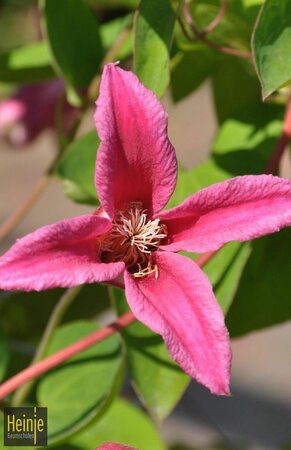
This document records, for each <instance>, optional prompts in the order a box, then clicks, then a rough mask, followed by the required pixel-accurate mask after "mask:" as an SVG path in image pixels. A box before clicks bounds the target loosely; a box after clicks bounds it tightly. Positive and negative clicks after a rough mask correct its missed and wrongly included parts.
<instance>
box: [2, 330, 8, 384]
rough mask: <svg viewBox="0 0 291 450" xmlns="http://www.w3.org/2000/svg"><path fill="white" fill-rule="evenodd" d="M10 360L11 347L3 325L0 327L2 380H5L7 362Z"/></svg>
mask: <svg viewBox="0 0 291 450" xmlns="http://www.w3.org/2000/svg"><path fill="white" fill-rule="evenodd" d="M8 360H9V347H8V343H7V339H6V335H5V333H4V331H3V329H2V326H1V327H0V381H2V380H3V378H4V376H5V374H6V369H7V364H8Z"/></svg>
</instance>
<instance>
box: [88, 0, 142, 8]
mask: <svg viewBox="0 0 291 450" xmlns="http://www.w3.org/2000/svg"><path fill="white" fill-rule="evenodd" d="M86 3H88V5H90V6H91V7H92V8H96V9H97V10H98V9H99V8H100V9H116V8H130V9H135V8H137V7H138V3H139V0H110V2H109V1H108V0H86Z"/></svg>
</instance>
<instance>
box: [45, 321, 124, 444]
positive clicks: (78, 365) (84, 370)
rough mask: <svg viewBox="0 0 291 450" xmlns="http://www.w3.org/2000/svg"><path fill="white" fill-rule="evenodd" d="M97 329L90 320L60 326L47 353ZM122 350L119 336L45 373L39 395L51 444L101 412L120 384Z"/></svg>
mask: <svg viewBox="0 0 291 450" xmlns="http://www.w3.org/2000/svg"><path fill="white" fill-rule="evenodd" d="M97 329H98V327H97V325H96V324H94V323H90V322H84V321H79V322H72V323H70V324H67V325H64V326H62V327H60V328H59V329H58V330H57V331H56V333H55V335H54V336H53V338H52V341H51V344H50V346H49V349H48V354H52V353H55V352H57V351H58V350H60V349H62V348H64V347H66V346H68V345H70V344H72V343H73V342H75V341H77V340H78V339H81V338H83V337H85V336H87V335H89V334H91V333H93V332H94V331H96V330H97ZM121 368H122V353H121V346H120V341H119V337H118V336H117V335H114V336H111V337H110V338H108V339H106V340H104V341H101V342H99V343H98V345H95V346H93V347H91V348H88V349H87V350H85V351H83V352H81V353H79V354H78V355H76V356H74V357H73V358H71V359H70V360H69V361H67V362H66V363H64V364H62V365H61V366H58V367H57V368H56V369H54V370H53V371H51V372H49V373H47V374H46V375H45V376H43V377H42V378H41V380H40V382H39V383H38V386H37V398H38V402H39V404H41V405H45V406H46V407H47V408H48V423H49V427H48V441H49V444H51V443H53V442H57V441H59V440H61V439H64V438H65V437H66V438H67V437H68V436H70V435H71V434H73V433H74V432H76V431H78V430H80V429H82V428H83V427H84V426H86V425H88V424H89V423H90V421H92V420H93V419H94V418H96V417H97V415H100V414H102V413H103V412H104V411H105V409H106V407H108V403H109V402H110V401H111V400H112V398H113V396H114V394H115V393H116V390H117V388H118V387H119V383H120V379H119V378H120V372H121Z"/></svg>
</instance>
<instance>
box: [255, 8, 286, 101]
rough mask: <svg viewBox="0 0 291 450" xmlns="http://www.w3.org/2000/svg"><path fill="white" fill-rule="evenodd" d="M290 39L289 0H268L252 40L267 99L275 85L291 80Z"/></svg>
mask: <svg viewBox="0 0 291 450" xmlns="http://www.w3.org/2000/svg"><path fill="white" fill-rule="evenodd" d="M290 40H291V3H290V1H289V0H272V1H267V2H265V3H264V5H263V6H262V9H261V12H260V14H259V17H258V21H257V25H256V28H255V31H254V35H253V41H252V46H253V53H254V58H255V64H256V68H257V72H258V76H259V79H260V82H261V85H262V93H263V98H264V99H265V98H266V97H268V96H269V95H270V94H272V92H274V91H275V90H276V89H278V88H280V87H282V86H283V85H285V84H287V83H288V84H289V83H290V82H291V59H290Z"/></svg>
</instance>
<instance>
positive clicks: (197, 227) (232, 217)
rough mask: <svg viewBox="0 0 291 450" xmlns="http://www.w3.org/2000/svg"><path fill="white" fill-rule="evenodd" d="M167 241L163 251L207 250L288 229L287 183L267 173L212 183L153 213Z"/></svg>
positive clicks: (290, 185)
mask: <svg viewBox="0 0 291 450" xmlns="http://www.w3.org/2000/svg"><path fill="white" fill-rule="evenodd" d="M159 217H160V218H161V221H162V222H163V223H165V224H166V226H167V229H168V233H169V236H170V243H169V245H167V246H164V249H167V250H170V251H179V250H185V251H190V252H207V251H212V250H216V249H218V248H219V247H221V246H222V245H223V244H225V243H226V242H229V241H234V240H237V241H248V240H250V239H254V238H257V237H260V236H263V235H265V234H269V233H274V232H275V231H279V230H280V229H281V228H283V227H286V226H290V225H291V182H290V181H289V180H285V179H283V178H279V177H274V176H272V175H258V176H252V175H251V176H243V177H236V178H232V179H230V180H227V181H224V182H222V183H218V184H214V185H212V186H210V187H208V188H206V189H203V190H201V191H200V192H198V193H197V194H194V195H192V196H191V197H189V198H187V199H186V200H185V201H184V202H183V203H181V205H179V206H177V207H176V208H173V209H170V210H168V211H164V212H163V213H161V214H160V215H159Z"/></svg>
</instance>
